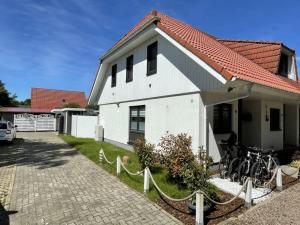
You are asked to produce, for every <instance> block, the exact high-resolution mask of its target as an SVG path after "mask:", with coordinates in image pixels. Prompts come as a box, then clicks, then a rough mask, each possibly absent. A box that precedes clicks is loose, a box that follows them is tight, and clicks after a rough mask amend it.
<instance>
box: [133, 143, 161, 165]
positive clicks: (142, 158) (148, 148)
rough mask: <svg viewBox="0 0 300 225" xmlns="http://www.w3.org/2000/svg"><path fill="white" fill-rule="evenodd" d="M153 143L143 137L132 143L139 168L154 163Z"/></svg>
mask: <svg viewBox="0 0 300 225" xmlns="http://www.w3.org/2000/svg"><path fill="white" fill-rule="evenodd" d="M154 147H155V146H154V145H153V144H150V143H147V141H146V140H145V139H144V138H141V139H137V140H136V141H135V143H134V145H133V149H134V152H135V153H136V155H137V157H138V160H139V163H140V166H141V169H145V168H146V167H147V166H148V167H149V168H152V167H153V166H154V164H155V161H156V160H155V153H154Z"/></svg>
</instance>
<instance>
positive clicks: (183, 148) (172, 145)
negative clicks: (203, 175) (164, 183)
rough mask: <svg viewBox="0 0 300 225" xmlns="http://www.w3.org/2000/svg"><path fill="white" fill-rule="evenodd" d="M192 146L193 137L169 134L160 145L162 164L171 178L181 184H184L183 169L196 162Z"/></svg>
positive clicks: (162, 139)
mask: <svg viewBox="0 0 300 225" xmlns="http://www.w3.org/2000/svg"><path fill="white" fill-rule="evenodd" d="M191 145H192V137H191V136H188V135H187V134H178V135H176V136H175V135H173V134H168V133H167V134H166V135H165V136H163V137H162V138H161V141H160V143H159V144H158V146H159V147H161V163H162V164H163V165H165V166H166V167H167V170H168V174H169V176H170V177H172V178H173V179H174V180H175V181H177V182H179V183H182V170H183V168H185V167H186V166H187V165H189V164H191V163H192V162H193V161H194V160H195V157H194V155H193V152H192V147H191Z"/></svg>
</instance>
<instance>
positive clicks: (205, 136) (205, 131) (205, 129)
mask: <svg viewBox="0 0 300 225" xmlns="http://www.w3.org/2000/svg"><path fill="white" fill-rule="evenodd" d="M203 149H204V150H205V151H206V154H207V155H208V126H207V106H206V105H204V108H203Z"/></svg>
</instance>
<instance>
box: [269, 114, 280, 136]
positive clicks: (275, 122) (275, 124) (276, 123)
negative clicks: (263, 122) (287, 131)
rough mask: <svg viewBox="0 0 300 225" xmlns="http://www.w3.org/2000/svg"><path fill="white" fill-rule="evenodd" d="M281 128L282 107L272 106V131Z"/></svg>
mask: <svg viewBox="0 0 300 225" xmlns="http://www.w3.org/2000/svg"><path fill="white" fill-rule="evenodd" d="M278 130H280V109H275V108H270V131H278Z"/></svg>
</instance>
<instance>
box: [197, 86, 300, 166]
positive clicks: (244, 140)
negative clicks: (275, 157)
mask: <svg viewBox="0 0 300 225" xmlns="http://www.w3.org/2000/svg"><path fill="white" fill-rule="evenodd" d="M201 97H202V99H203V103H204V105H205V111H206V118H205V119H204V130H206V134H205V135H204V136H205V137H204V149H206V150H207V152H208V154H209V155H210V156H211V157H212V158H213V160H214V162H218V161H219V160H220V158H221V156H222V154H223V150H222V147H221V146H220V144H219V143H220V141H221V140H222V139H227V138H228V137H229V135H230V132H231V131H233V132H235V133H236V134H237V137H238V142H239V143H241V144H243V145H246V146H256V147H260V148H265V149H275V150H283V151H280V152H281V153H280V154H281V155H283V156H284V157H285V158H289V156H286V154H289V155H290V158H291V157H292V155H291V154H294V150H297V149H298V146H299V133H300V132H299V127H300V126H299V121H300V120H299V101H300V96H299V95H297V94H292V93H289V92H285V91H281V90H278V89H273V88H268V87H265V86H262V85H257V84H252V83H249V82H245V81H241V80H235V81H233V82H229V83H227V84H226V85H224V86H223V87H221V88H219V89H216V90H212V91H208V92H205V93H202V94H201Z"/></svg>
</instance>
